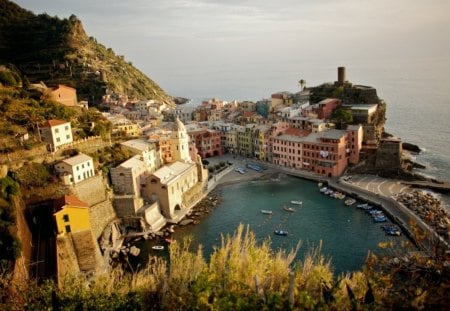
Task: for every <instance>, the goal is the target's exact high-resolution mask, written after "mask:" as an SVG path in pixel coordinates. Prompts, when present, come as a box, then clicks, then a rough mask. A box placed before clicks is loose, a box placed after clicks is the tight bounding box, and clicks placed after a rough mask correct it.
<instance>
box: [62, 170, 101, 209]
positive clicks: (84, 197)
mask: <svg viewBox="0 0 450 311" xmlns="http://www.w3.org/2000/svg"><path fill="white" fill-rule="evenodd" d="M71 190H72V192H73V194H74V195H75V196H76V197H77V198H79V199H80V200H81V201H83V202H86V203H88V204H89V206H92V205H95V204H97V203H100V202H103V201H105V200H106V199H107V191H106V182H105V180H104V179H103V176H102V175H100V174H99V175H95V176H94V177H91V178H88V179H86V180H83V181H81V182H79V183H77V184H75V185H73V186H72V189H71Z"/></svg>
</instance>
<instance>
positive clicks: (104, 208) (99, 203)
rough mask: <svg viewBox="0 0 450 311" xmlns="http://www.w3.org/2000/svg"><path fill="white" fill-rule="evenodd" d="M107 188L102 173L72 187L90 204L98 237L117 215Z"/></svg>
mask: <svg viewBox="0 0 450 311" xmlns="http://www.w3.org/2000/svg"><path fill="white" fill-rule="evenodd" d="M107 189H108V188H107V184H106V181H105V179H104V178H103V176H102V175H96V176H94V177H91V178H88V179H86V180H83V181H82V182H79V183H77V184H75V185H74V186H72V187H71V190H72V192H73V193H74V195H75V196H76V197H78V198H79V199H80V200H81V201H84V202H86V203H88V204H89V206H90V208H89V216H90V221H91V228H92V233H93V235H94V237H95V238H96V239H98V238H99V237H100V235H101V233H102V231H103V229H104V228H105V227H106V225H107V224H108V223H109V222H110V221H112V220H113V219H115V218H116V217H117V216H116V213H115V211H114V208H113V205H112V202H111V198H110V193H109V191H108V190H107Z"/></svg>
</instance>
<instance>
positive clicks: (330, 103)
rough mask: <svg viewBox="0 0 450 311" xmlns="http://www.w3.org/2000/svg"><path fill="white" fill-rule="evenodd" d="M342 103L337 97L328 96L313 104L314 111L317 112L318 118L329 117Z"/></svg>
mask: <svg viewBox="0 0 450 311" xmlns="http://www.w3.org/2000/svg"><path fill="white" fill-rule="evenodd" d="M340 105H341V101H340V100H339V99H337V98H327V99H324V100H322V101H320V102H319V103H317V104H315V105H313V107H312V111H313V112H314V113H316V114H317V118H318V119H329V118H330V117H331V114H332V113H333V111H334V110H335V109H336V108H337V107H339V106H340Z"/></svg>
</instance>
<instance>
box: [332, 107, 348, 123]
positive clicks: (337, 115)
mask: <svg viewBox="0 0 450 311" xmlns="http://www.w3.org/2000/svg"><path fill="white" fill-rule="evenodd" d="M331 119H332V120H333V121H335V122H336V123H339V124H341V126H342V125H343V124H351V123H352V122H353V115H352V113H351V111H350V110H348V109H344V108H338V109H336V110H335V111H334V112H333V114H332V115H331Z"/></svg>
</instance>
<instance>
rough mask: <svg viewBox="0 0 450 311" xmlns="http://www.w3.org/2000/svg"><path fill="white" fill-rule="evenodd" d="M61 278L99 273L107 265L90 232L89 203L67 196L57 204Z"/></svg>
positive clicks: (59, 273)
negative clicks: (68, 275)
mask: <svg viewBox="0 0 450 311" xmlns="http://www.w3.org/2000/svg"><path fill="white" fill-rule="evenodd" d="M53 216H54V219H55V222H56V231H57V232H58V233H57V242H56V248H57V250H56V253H57V256H56V261H57V267H58V269H57V270H58V271H57V273H58V278H59V277H64V274H65V273H66V272H67V273H69V272H71V273H78V272H82V273H89V274H91V273H95V272H97V273H100V272H101V271H105V268H106V267H105V263H104V260H103V258H102V255H101V252H100V247H99V245H98V243H97V242H96V239H95V238H94V235H93V233H92V228H91V221H90V211H89V206H88V204H87V203H85V202H83V201H81V200H79V199H78V198H77V197H75V196H70V195H65V196H63V197H61V198H59V199H57V200H55V201H54V214H53Z"/></svg>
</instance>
